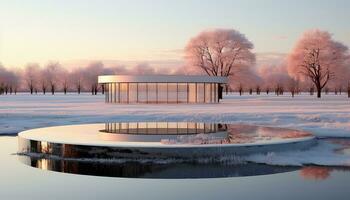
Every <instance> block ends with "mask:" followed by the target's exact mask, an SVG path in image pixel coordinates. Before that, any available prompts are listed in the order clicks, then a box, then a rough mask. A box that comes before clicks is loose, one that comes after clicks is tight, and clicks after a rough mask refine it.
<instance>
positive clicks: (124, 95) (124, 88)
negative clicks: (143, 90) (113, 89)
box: [119, 83, 129, 103]
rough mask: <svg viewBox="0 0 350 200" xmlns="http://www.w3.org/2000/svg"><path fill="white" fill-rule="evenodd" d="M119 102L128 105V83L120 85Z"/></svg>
mask: <svg viewBox="0 0 350 200" xmlns="http://www.w3.org/2000/svg"><path fill="white" fill-rule="evenodd" d="M119 92H120V102H121V103H128V92H129V91H128V83H120V90H119Z"/></svg>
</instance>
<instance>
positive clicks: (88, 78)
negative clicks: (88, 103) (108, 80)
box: [84, 62, 104, 95]
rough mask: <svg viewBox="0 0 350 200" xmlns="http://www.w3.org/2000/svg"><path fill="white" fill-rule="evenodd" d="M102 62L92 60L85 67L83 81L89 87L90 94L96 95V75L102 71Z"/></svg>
mask: <svg viewBox="0 0 350 200" xmlns="http://www.w3.org/2000/svg"><path fill="white" fill-rule="evenodd" d="M103 69H104V66H103V63H102V62H93V63H90V64H89V65H88V66H87V67H86V68H85V74H84V79H85V83H86V84H87V85H88V86H89V87H90V88H91V94H92V95H97V92H98V78H97V77H98V76H99V75H101V74H102V73H103Z"/></svg>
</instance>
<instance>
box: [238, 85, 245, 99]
mask: <svg viewBox="0 0 350 200" xmlns="http://www.w3.org/2000/svg"><path fill="white" fill-rule="evenodd" d="M238 92H239V96H242V94H243V93H244V89H243V86H242V84H241V83H240V84H239V87H238Z"/></svg>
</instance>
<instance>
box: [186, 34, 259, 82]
mask: <svg viewBox="0 0 350 200" xmlns="http://www.w3.org/2000/svg"><path fill="white" fill-rule="evenodd" d="M252 49H253V44H252V43H251V42H250V41H249V40H247V38H246V37H245V36H244V35H243V34H241V33H239V32H238V31H236V30H233V29H217V30H213V31H205V32H202V33H200V34H199V35H198V36H196V37H194V38H192V39H191V40H190V42H189V43H188V44H187V46H186V58H187V60H188V61H189V62H190V64H191V65H192V66H195V67H199V68H201V69H202V70H203V71H204V72H205V73H206V74H208V75H209V76H230V75H233V74H234V71H235V69H236V70H237V69H238V68H239V67H242V66H250V65H251V64H252V63H254V62H255V55H254V54H253V53H252V52H251V50H252Z"/></svg>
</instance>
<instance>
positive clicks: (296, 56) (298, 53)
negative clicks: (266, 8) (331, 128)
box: [288, 30, 348, 98]
mask: <svg viewBox="0 0 350 200" xmlns="http://www.w3.org/2000/svg"><path fill="white" fill-rule="evenodd" d="M347 58H348V48H347V47H346V46H345V45H343V44H342V43H340V42H337V41H334V40H333V39H332V35H331V34H330V33H328V32H326V31H320V30H311V31H307V32H305V33H304V34H303V35H302V36H301V38H300V39H299V41H298V42H297V43H296V45H295V47H294V49H293V50H292V52H290V54H289V55H288V73H289V74H290V75H291V76H293V77H296V78H303V79H305V78H306V79H309V80H310V81H311V82H312V83H313V85H314V87H315V88H316V91H317V97H318V98H320V97H321V92H322V89H323V88H324V87H325V86H326V85H327V84H328V83H329V80H331V78H335V77H336V75H337V74H339V73H341V72H340V70H341V69H343V65H344V62H345V61H346V59H347Z"/></svg>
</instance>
